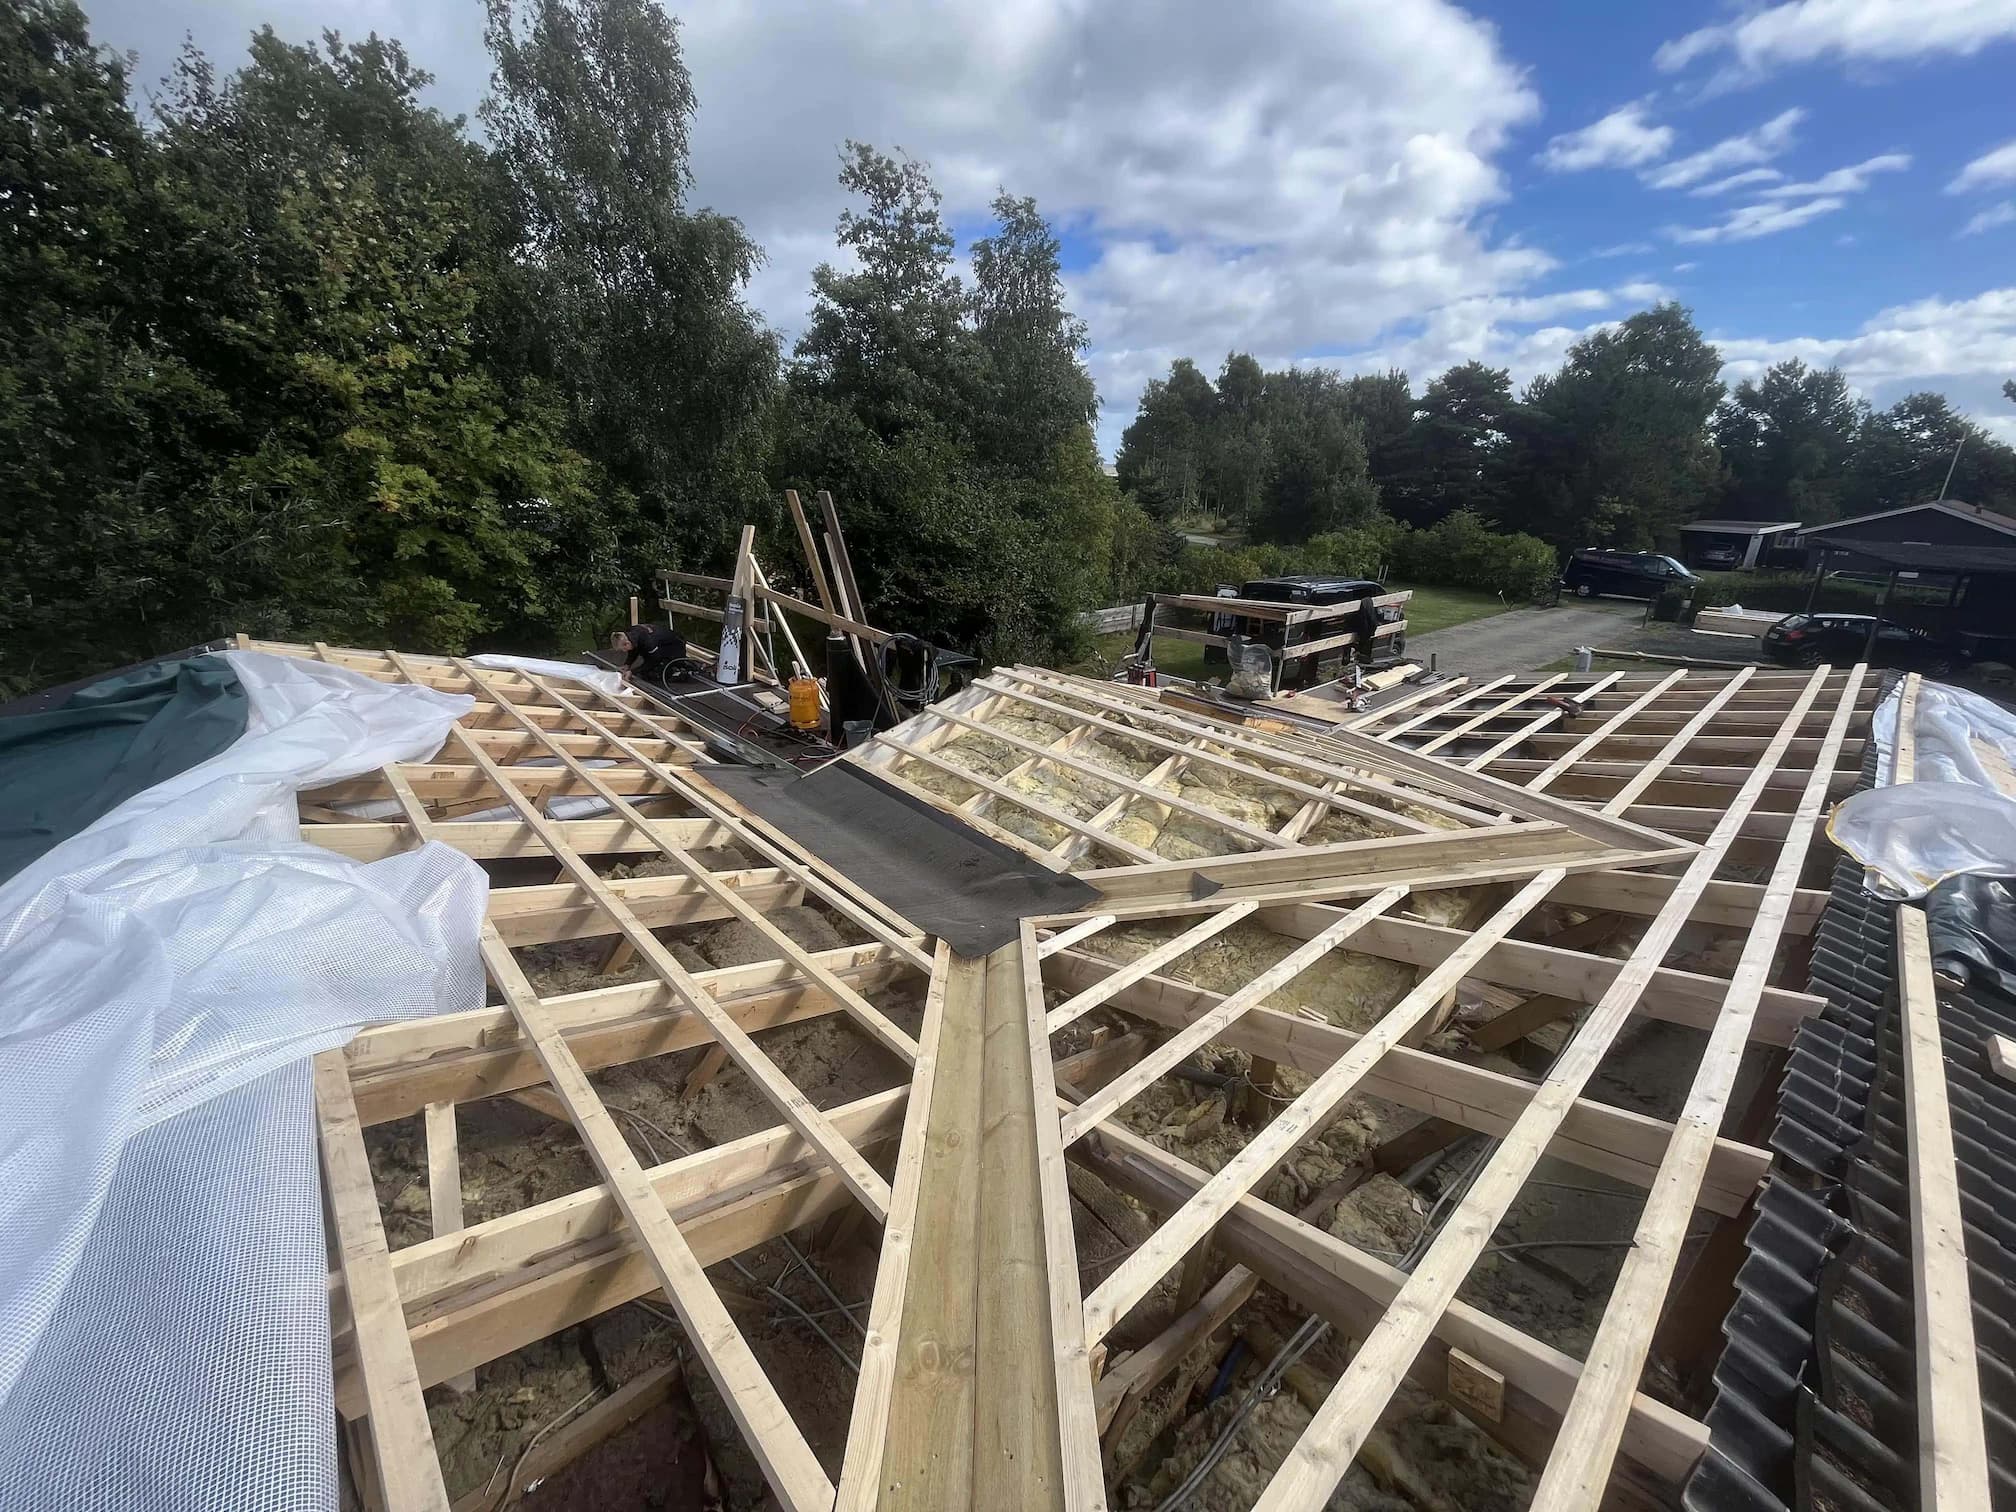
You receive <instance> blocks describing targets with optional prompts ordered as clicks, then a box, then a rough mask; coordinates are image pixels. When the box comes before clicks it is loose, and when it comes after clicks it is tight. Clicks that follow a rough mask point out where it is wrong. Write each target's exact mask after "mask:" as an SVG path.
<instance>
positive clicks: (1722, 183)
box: [1687, 168, 1785, 199]
mask: <svg viewBox="0 0 2016 1512" xmlns="http://www.w3.org/2000/svg"><path fill="white" fill-rule="evenodd" d="M1783 177H1785V175H1784V174H1782V173H1780V172H1779V171H1778V170H1777V169H1776V168H1745V169H1744V170H1743V171H1742V172H1741V173H1732V174H1730V175H1729V177H1727V178H1719V179H1711V180H1709V181H1708V182H1707V183H1705V184H1696V185H1695V186H1694V187H1693V188H1692V189H1689V190H1688V191H1687V192H1688V193H1689V194H1691V195H1693V196H1694V198H1696V199H1708V198H1710V197H1712V196H1714V195H1717V194H1727V193H1728V192H1729V191H1730V190H1731V189H1741V188H1742V187H1743V186H1744V185H1745V184H1775V183H1777V182H1778V180H1780V179H1782V178H1783Z"/></svg>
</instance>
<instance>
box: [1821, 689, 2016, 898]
mask: <svg viewBox="0 0 2016 1512" xmlns="http://www.w3.org/2000/svg"><path fill="white" fill-rule="evenodd" d="M1901 686H1902V684H1901V683H1900V684H1899V687H1898V688H1892V689H1891V691H1890V692H1889V694H1888V695H1886V696H1885V698H1884V700H1883V702H1882V704H1881V705H1880V706H1878V708H1877V710H1876V715H1875V718H1874V720H1873V721H1872V725H1871V729H1872V733H1873V734H1874V736H1875V738H1876V743H1877V779H1876V780H1877V783H1878V785H1877V786H1876V787H1873V788H1867V789H1865V790H1864V791H1862V792H1859V793H1856V794H1855V795H1854V796H1852V797H1850V798H1847V799H1845V800H1843V802H1842V804H1841V806H1840V807H1839V808H1837V809H1836V810H1835V811H1834V815H1833V817H1832V818H1831V819H1829V820H1828V823H1827V833H1828V836H1829V837H1830V838H1831V839H1832V840H1833V841H1834V843H1835V844H1836V845H1838V846H1840V847H1841V848H1842V849H1843V850H1845V851H1847V852H1848V854H1849V855H1851V856H1853V857H1854V858H1855V859H1856V860H1857V861H1860V862H1861V863H1862V864H1863V865H1864V866H1866V867H1868V868H1869V885H1870V887H1871V889H1872V890H1874V891H1876V892H1880V893H1884V894H1886V895H1888V896H1890V897H1893V898H1922V897H1923V896H1924V895H1925V894H1926V893H1928V892H1930V891H1931V890H1932V889H1933V888H1934V887H1937V886H1938V885H1939V883H1940V882H1941V881H1942V880H1943V879H1945V878H1947V877H1951V876H1957V875H1959V874H1961V873H1963V872H1969V873H1982V874H1986V875H1988V876H1998V877H2006V876H2016V714H2011V713H2010V711H2009V710H2007V709H2005V708H2003V707H2002V706H2001V705H2000V704H1997V703H1993V702H1991V701H1990V700H1988V699H1986V698H1983V697H1981V696H1980V695H1979V694H1978V693H1969V692H1967V691H1966V690H1965V689H1963V688H1953V687H1948V686H1947V685H1946V684H1945V683H1935V682H1921V683H1920V684H1919V686H1918V712H1917V718H1916V719H1915V720H1914V721H1913V722H1912V724H1913V728H1912V771H1913V777H1914V779H1915V780H1913V781H1911V782H1906V783H1896V782H1893V781H1892V780H1891V767H1892V763H1893V762H1894V760H1895V752H1896V749H1897V712H1898V705H1899V703H1900V698H1899V688H1901Z"/></svg>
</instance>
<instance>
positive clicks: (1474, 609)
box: [1068, 583, 1513, 681]
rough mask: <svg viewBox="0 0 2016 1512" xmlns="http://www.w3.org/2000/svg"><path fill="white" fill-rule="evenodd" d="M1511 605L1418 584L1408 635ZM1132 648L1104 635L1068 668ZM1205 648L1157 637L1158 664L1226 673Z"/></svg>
mask: <svg viewBox="0 0 2016 1512" xmlns="http://www.w3.org/2000/svg"><path fill="white" fill-rule="evenodd" d="M1391 586H1392V587H1393V588H1395V589H1396V590H1397V589H1401V588H1408V587H1412V586H1413V585H1412V584H1408V583H1394V584H1392V585H1391ZM1512 607H1513V606H1512V605H1510V604H1508V603H1506V602H1505V601H1504V600H1503V599H1501V598H1499V597H1498V596H1497V595H1496V594H1494V593H1479V592H1478V591H1476V590H1475V589H1471V588H1421V587H1417V588H1414V597H1413V598H1412V599H1410V600H1409V601H1408V603H1407V635H1408V638H1409V639H1412V638H1413V637H1414V636H1417V635H1426V634H1427V633H1428V632H1429V631H1431V630H1444V629H1447V628H1448V627H1449V626H1451V625H1460V624H1462V623H1464V622H1465V621H1466V620H1474V619H1482V618H1484V616H1485V615H1487V614H1501V613H1503V612H1504V611H1505V610H1507V609H1510V608H1512ZM1133 649H1134V632H1133V631H1131V630H1130V631H1128V632H1126V633H1125V634H1122V635H1102V636H1100V637H1099V639H1098V641H1097V642H1096V643H1095V650H1094V652H1093V655H1092V656H1091V657H1090V658H1089V659H1088V660H1086V661H1083V662H1080V663H1079V664H1078V665H1077V666H1075V667H1071V668H1069V669H1068V670H1070V671H1073V672H1084V673H1087V674H1089V675H1091V676H1094V677H1100V676H1104V675H1105V674H1107V673H1108V672H1110V671H1112V670H1113V668H1115V667H1117V666H1118V665H1119V664H1120V660H1121V658H1122V657H1124V656H1126V655H1127V653H1128V652H1130V651H1132V650H1133ZM1204 650H1205V648H1204V647H1202V646H1200V645H1198V644H1197V643H1196V642H1195V641H1182V640H1172V639H1167V638H1165V639H1162V640H1158V641H1157V642H1156V643H1155V665H1156V666H1157V667H1158V668H1159V669H1160V670H1162V671H1163V672H1166V673H1168V674H1169V675H1170V676H1171V677H1187V678H1190V679H1191V680H1193V681H1196V680H1201V679H1203V678H1206V677H1223V676H1224V675H1225V667H1224V664H1223V663H1222V662H1221V663H1220V664H1218V665H1217V666H1215V667H1206V666H1205V665H1204Z"/></svg>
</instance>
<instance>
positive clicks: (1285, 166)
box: [681, 0, 1555, 447]
mask: <svg viewBox="0 0 2016 1512" xmlns="http://www.w3.org/2000/svg"><path fill="white" fill-rule="evenodd" d="M1171 11H1173V12H1174V13H1173V14H1172V13H1171ZM1171 11H1164V10H1158V11H1154V12H1153V13H1150V12H1149V11H1146V10H1142V9H1138V8H1135V7H1127V6H1105V5H1092V6H1087V5H1083V4H1080V3H1078V0H1028V3H1025V4H1022V5H1011V6H1002V5H999V4H993V3H987V0H958V3H947V0H888V3H885V4H882V5H877V6H873V7H857V6H836V5H833V4H831V3H830V0H772V3H769V4H766V5H764V6H761V7H757V6H751V5H709V6H696V7H693V8H691V9H690V10H689V11H688V12H687V13H686V17H685V19H684V21H683V23H682V28H681V31H682V36H683V38H684V41H685V46H686V53H687V59H688V62H689V64H690V66H691V68H692V70H693V77H694V83H695V87H696V89H697V91H698V93H699V97H700V110H699V114H698V116H697V117H696V119H695V122H694V128H693V152H694V172H695V178H696V193H695V198H696V200H698V201H700V202H704V203H711V204H713V205H714V206H715V207H716V208H718V209H721V210H724V211H727V212H729V213H732V214H735V215H738V216H740V217H741V218H742V219H743V221H744V222H745V223H746V224H747V225H748V227H749V229H750V231H751V233H752V234H753V235H754V236H755V237H756V239H757V240H758V241H759V242H760V243H761V244H762V245H763V246H764V248H765V249H766V251H767V252H768V254H769V256H770V265H769V267H768V268H767V269H766V270H765V272H764V274H763V275H762V278H761V280H760V282H759V285H758V287H757V290H756V296H755V297H756V300H757V302H758V304H759V307H760V308H761V309H762V310H763V311H764V313H765V314H766V315H767V316H768V317H769V318H770V319H771V320H772V321H773V322H775V323H776V324H777V325H779V326H780V327H781V328H782V329H783V330H784V331H785V333H786V335H787V337H788V336H791V335H794V334H795V331H796V329H797V328H798V327H799V326H800V325H801V324H802V322H803V319H804V313H805V309H806V303H807V301H806V298H805V293H804V291H805V290H806V288H807V286H808V284H809V280H810V273H811V268H812V267H813V266H814V265H815V264H816V263H817V262H818V261H819V260H820V259H821V258H827V257H831V256H833V255H834V254H833V244H832V226H833V222H834V219H835V217H836V216H837V215H838V213H839V211H840V210H841V208H842V206H843V204H844V197H843V196H842V194H841V192H840V190H839V187H838V185H837V184H836V183H835V181H834V174H835V170H836V167H837V163H836V161H835V151H836V148H837V146H838V144H839V142H840V140H841V139H842V138H844V137H853V138H856V139H858V140H863V141H869V142H874V143H875V144H877V145H878V146H880V147H882V148H884V149H885V150H892V149H894V148H896V147H898V146H901V147H903V148H907V149H908V150H910V151H911V152H913V153H915V154H916V155H917V156H919V157H921V158H923V159H924V160H926V161H927V162H929V163H930V165H931V170H932V175H933V177H934V179H935V180H936V182H937V183H938V185H939V187H940V188H941V189H942V190H943V191H944V194H945V202H946V209H947V211H948V213H949V214H950V216H951V217H952V218H953V220H954V222H955V224H956V225H958V226H960V227H961V228H962V230H965V229H968V228H972V227H974V226H975V225H976V224H977V223H979V222H980V221H981V220H983V219H984V217H985V214H986V207H987V203H988V201H989V200H990V199H991V198H992V197H993V195H994V194H995V192H996V191H997V189H998V188H1000V187H1003V186H1005V187H1006V188H1008V189H1009V190H1010V191H1012V192H1014V193H1017V194H1031V195H1034V196H1035V198H1036V201H1037V203H1038V205H1039V206H1040V207H1041V208H1042V209H1043V211H1044V212H1045V213H1046V214H1047V215H1048V216H1050V217H1051V219H1052V221H1053V222H1055V223H1056V224H1058V225H1059V226H1060V227H1061V228H1063V229H1065V230H1066V232H1067V242H1068V243H1069V247H1070V250H1071V251H1072V253H1073V254H1074V255H1073V264H1074V266H1073V269H1072V271H1071V273H1070V275H1069V277H1068V279H1067V283H1068V288H1069V294H1070V298H1071V302H1072V307H1073V309H1075V310H1076V311H1077V313H1078V314H1079V315H1081V316H1082V317H1084V319H1085V320H1086V321H1087V322H1088V324H1089V326H1090V330H1091V334H1092V339H1093V342H1094V347H1093V349H1092V351H1091V353H1090V354H1089V360H1090V364H1091V367H1092V372H1093V377H1094V379H1095V381H1096V382H1097V384H1098V387H1099V392H1100V395H1101V398H1102V401H1103V414H1102V424H1101V440H1102V442H1103V443H1104V444H1105V445H1107V446H1108V447H1111V446H1112V445H1113V444H1114V443H1115V442H1116V441H1117V440H1118V434H1119V430H1120V428H1121V427H1122V426H1124V424H1125V423H1126V420H1127V419H1129V418H1131V415H1132V412H1133V408H1134V403H1135V398H1136V395H1137V393H1138V391H1139V388H1140V386H1141V384H1142V383H1143V382H1145V381H1146V380H1147V379H1149V378H1152V377H1154V376H1156V375H1157V374H1159V373H1161V372H1163V371H1165V370H1166V369H1167V367H1168V364H1169V362H1170V361H1171V360H1172V359H1174V358H1175V357H1178V356H1193V357H1195V358H1197V359H1198V360H1199V361H1200V362H1201V363H1204V364H1205V365H1206V366H1207V367H1211V366H1215V365H1216V363H1217V361H1218V360H1219V359H1220V358H1221V357H1222V356H1223V355H1224V354H1225V353H1226V352H1228V351H1232V350H1251V351H1253V352H1254V353H1256V354H1261V353H1279V354H1287V355H1289V356H1292V355H1294V354H1296V353H1306V352H1310V351H1313V350H1319V349H1327V350H1346V349H1349V348H1351V347H1354V346H1357V345H1360V344H1364V343H1369V342H1371V341H1374V340H1377V339H1378V338H1379V335H1380V333H1381V332H1382V331H1384V330H1386V329H1388V328H1390V327H1392V326H1394V325H1396V324H1400V323H1405V322H1409V321H1418V320H1420V319H1422V318H1423V317H1425V316H1426V315H1427V314H1428V313H1429V312H1431V311H1434V310H1436V309H1438V308H1440V307H1442V306H1445V305H1449V304H1452V303H1455V302H1457V301H1461V300H1466V299H1472V298H1477V297H1492V296H1500V295H1505V296H1516V295H1518V294H1520V293H1521V292H1523V291H1524V290H1525V288H1526V287H1527V286H1528V285H1530V284H1531V282H1532V281H1533V280H1535V279H1537V278H1538V277H1540V276H1541V275H1542V274H1544V273H1546V272H1547V271H1548V270H1549V269H1550V268H1552V267H1553V266H1554V262H1555V259H1554V258H1553V257H1552V256H1550V255H1549V254H1548V253H1547V252H1546V251H1544V250H1542V249H1540V248H1538V247H1534V246H1531V245H1525V244H1522V243H1521V242H1519V241H1518V240H1517V239H1516V238H1512V237H1509V236H1507V235H1506V234H1504V233H1502V232H1499V231H1496V230H1494V229H1493V227H1492V225H1491V223H1490V221H1489V219H1488V217H1489V214H1490V212H1491V210H1492V208H1493V207H1494V206H1496V205H1497V204H1498V203H1499V202H1501V201H1502V199H1503V198H1504V196H1505V193H1506V183H1505V179H1504V176H1503V174H1502V173H1501V172H1500V169H1499V167H1498V165H1497V159H1498V158H1499V157H1500V156H1501V155H1502V153H1503V151H1504V149H1505V146H1506V144H1507V142H1508V140H1509V138H1510V135H1511V133H1512V132H1513V131H1514V130H1515V129H1516V128H1519V127H1522V126H1524V125H1526V124H1527V123H1528V122H1530V121H1531V120H1532V119H1534V118H1535V117H1536V116H1537V114H1538V111H1539V100H1538V98H1537V95H1536V94H1535V91H1534V88H1533V85H1532V82H1531V80H1530V79H1529V77H1528V76H1527V74H1526V72H1525V70H1523V69H1522V68H1520V67H1519V66H1517V65H1516V64H1515V63H1513V62H1512V61H1511V60H1510V59H1509V58H1508V57H1507V56H1506V54H1505V52H1504V51H1503V49H1502V48H1501V46H1500V41H1499V37H1498V34H1497V32H1496V30H1495V29H1494V28H1492V27H1490V26H1488V25H1486V24H1484V23H1481V22H1479V21H1477V20H1475V19H1473V18H1472V17H1471V16H1469V15H1467V14H1466V13H1465V12H1463V11H1462V10H1459V9H1457V8H1456V6H1455V5H1454V4H1451V3H1448V0H1390V3H1387V4H1383V5H1381V6H1380V7H1379V8H1378V9H1377V10H1376V12H1374V11H1370V10H1364V9H1361V8H1357V7H1342V8H1333V7H1324V6H1312V5H1310V4H1307V3H1306V0H1259V3H1257V4H1255V5H1253V6H1248V7H1226V6H1223V5H1217V4H1211V3H1206V0H1189V3H1186V4H1183V5H1180V6H1176V7H1172V8H1171ZM780 81H783V82H780Z"/></svg>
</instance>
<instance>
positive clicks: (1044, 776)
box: [1002, 767, 1124, 819]
mask: <svg viewBox="0 0 2016 1512" xmlns="http://www.w3.org/2000/svg"><path fill="white" fill-rule="evenodd" d="M1002 782H1003V783H1004V784H1005V785H1006V786H1008V787H1010V788H1013V789H1014V790H1015V791H1016V792H1018V793H1027V794H1028V795H1029V796H1030V797H1031V798H1034V799H1036V800H1037V801H1038V802H1039V803H1047V804H1049V805H1050V806H1051V807H1052V808H1057V809H1062V810H1063V811H1064V812H1066V813H1068V814H1070V815H1071V816H1072V817H1073V818H1076V819H1084V818H1088V817H1090V816H1091V815H1093V814H1096V813H1098V812H1099V810H1101V809H1102V808H1104V807H1106V805H1107V804H1109V803H1111V802H1112V801H1113V800H1114V799H1115V798H1117V797H1118V796H1119V795H1120V794H1121V792H1122V791H1124V790H1123V789H1121V788H1117V787H1113V786H1111V785H1110V784H1107V783H1104V782H1101V781H1100V780H1099V779H1098V778H1097V777H1092V776H1088V775H1087V774H1085V773H1082V772H1074V771H1072V770H1070V769H1069V768H1068V767H1067V768H1061V769H1060V768H1057V767H1043V768H1040V769H1039V770H1037V771H1033V772H1024V773H1022V774H1021V775H1020V776H1015V777H1004V778H1003V779H1002Z"/></svg>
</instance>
